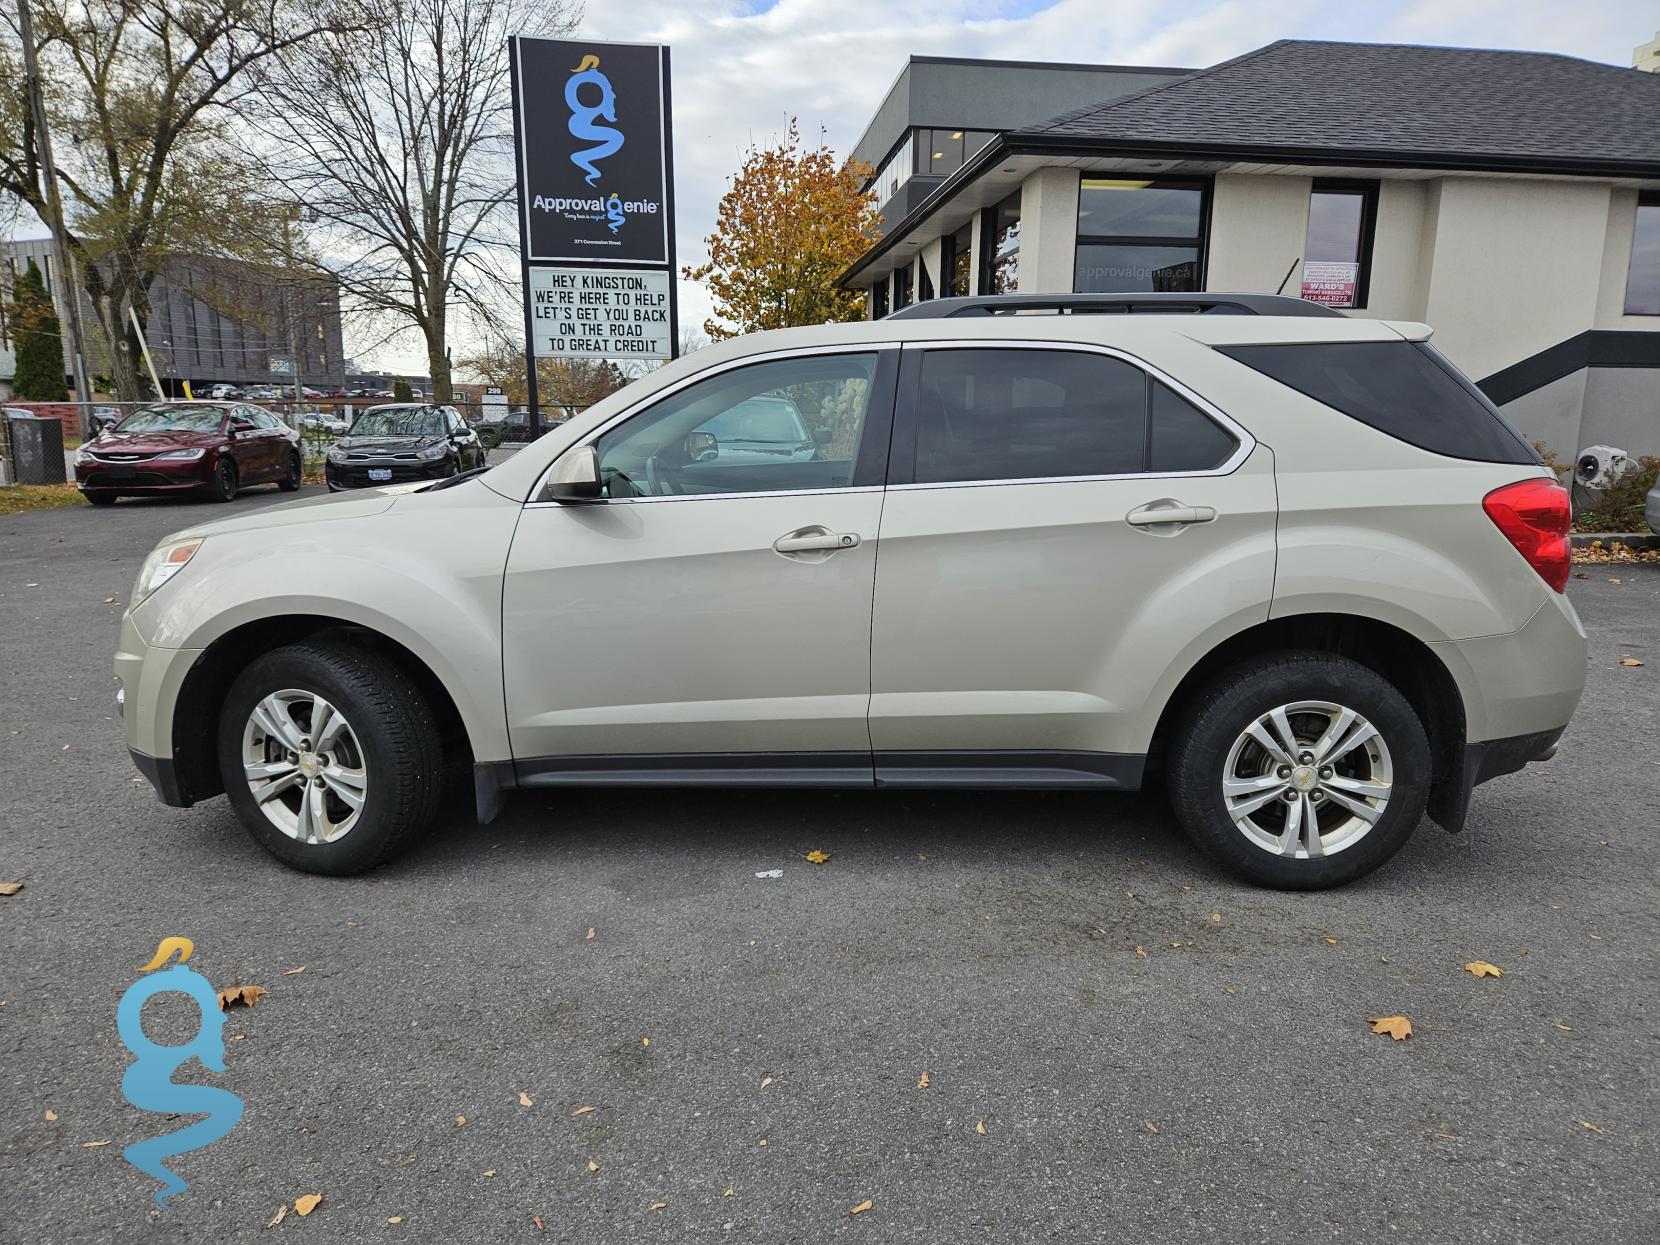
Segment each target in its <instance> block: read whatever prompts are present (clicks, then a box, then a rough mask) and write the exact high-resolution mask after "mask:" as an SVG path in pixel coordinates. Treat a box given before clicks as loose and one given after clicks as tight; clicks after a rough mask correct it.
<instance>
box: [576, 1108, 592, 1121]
mask: <svg viewBox="0 0 1660 1245" xmlns="http://www.w3.org/2000/svg"><path fill="white" fill-rule="evenodd" d="M592 1110H593V1108H592V1107H578V1108H577V1109H576V1110H575V1111H572V1112H571V1118H572V1119H573V1120H574V1119H575V1118H576V1117H577V1116H579V1115H587V1114H588V1112H590V1111H592Z"/></svg>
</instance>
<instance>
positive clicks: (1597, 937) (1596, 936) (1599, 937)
mask: <svg viewBox="0 0 1660 1245" xmlns="http://www.w3.org/2000/svg"><path fill="white" fill-rule="evenodd" d="M1591 938H1592V940H1593V941H1595V942H1601V941H1602V935H1601V934H1592V935H1591Z"/></svg>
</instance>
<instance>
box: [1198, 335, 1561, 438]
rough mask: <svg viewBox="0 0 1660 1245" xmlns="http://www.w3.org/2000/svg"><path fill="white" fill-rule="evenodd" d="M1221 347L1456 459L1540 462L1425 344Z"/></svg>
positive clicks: (1493, 409) (1313, 394)
mask: <svg viewBox="0 0 1660 1245" xmlns="http://www.w3.org/2000/svg"><path fill="white" fill-rule="evenodd" d="M1219 349H1220V350H1221V352H1222V353H1223V354H1225V355H1228V356H1229V357H1231V358H1234V359H1238V360H1239V361H1240V362H1241V363H1243V364H1245V365H1246V366H1248V367H1252V368H1255V369H1256V370H1257V371H1259V372H1261V373H1263V374H1264V375H1266V376H1271V377H1273V378H1274V379H1275V380H1277V381H1279V382H1280V383H1281V384H1282V385H1288V386H1290V387H1291V388H1292V389H1295V390H1297V391H1298V392H1300V393H1305V394H1307V395H1308V396H1309V397H1311V398H1313V399H1315V400H1316V401H1318V402H1324V403H1325V404H1326V405H1327V406H1330V407H1333V408H1335V409H1336V410H1339V411H1342V412H1343V413H1344V414H1345V415H1349V416H1351V417H1353V418H1355V419H1358V420H1360V422H1361V423H1363V424H1368V425H1370V426H1371V427H1373V428H1376V429H1377V430H1378V431H1379V432H1386V433H1388V434H1389V435H1390V436H1392V437H1395V438H1397V439H1398V440H1401V441H1405V442H1406V443H1407V444H1409V445H1416V446H1417V447H1418V448H1419V449H1424V450H1429V451H1431V452H1432V453H1435V454H1446V455H1447V456H1449V457H1451V458H1467V459H1474V460H1476V461H1479V462H1492V463H1532V462H1536V461H1538V460H1537V458H1536V457H1535V455H1534V454H1533V452H1532V450H1530V449H1529V448H1528V446H1527V443H1526V442H1524V441H1523V440H1522V439H1521V437H1520V436H1518V435H1517V434H1516V433H1515V432H1514V431H1512V430H1511V428H1510V425H1509V424H1507V423H1505V421H1504V416H1502V415H1500V414H1499V411H1498V408H1497V407H1495V406H1494V405H1493V404H1492V403H1491V402H1489V401H1488V400H1487V399H1486V398H1485V397H1483V396H1482V395H1481V392H1480V391H1479V390H1477V389H1476V387H1475V386H1474V385H1472V384H1470V383H1469V382H1468V381H1466V380H1465V379H1464V378H1463V377H1462V376H1460V375H1459V374H1458V372H1457V370H1456V369H1455V368H1453V366H1452V364H1450V363H1448V362H1447V361H1446V360H1445V359H1444V358H1442V356H1441V355H1440V353H1439V352H1438V351H1436V350H1434V349H1432V348H1431V347H1430V346H1428V345H1426V344H1424V343H1422V342H1405V341H1402V342H1319V343H1313V344H1308V345H1297V346H1223V347H1220V348H1219Z"/></svg>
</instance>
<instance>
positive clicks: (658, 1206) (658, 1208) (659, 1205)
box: [646, 1202, 668, 1210]
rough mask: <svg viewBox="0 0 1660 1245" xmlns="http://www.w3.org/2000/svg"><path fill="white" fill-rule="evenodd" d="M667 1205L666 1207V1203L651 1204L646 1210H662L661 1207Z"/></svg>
mask: <svg viewBox="0 0 1660 1245" xmlns="http://www.w3.org/2000/svg"><path fill="white" fill-rule="evenodd" d="M667 1205H668V1203H667V1202H653V1203H652V1204H651V1205H650V1206H648V1207H646V1209H647V1210H662V1209H663V1207H665V1206H667Z"/></svg>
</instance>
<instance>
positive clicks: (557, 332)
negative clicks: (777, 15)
mask: <svg viewBox="0 0 1660 1245" xmlns="http://www.w3.org/2000/svg"><path fill="white" fill-rule="evenodd" d="M509 52H510V55H511V57H512V73H513V105H514V107H513V129H514V138H515V140H516V143H515V145H516V148H517V152H518V162H519V163H518V174H519V241H520V249H521V252H522V255H523V261H524V298H525V355H526V359H525V362H526V364H527V370H528V373H529V380H530V410H531V420H532V426H533V428H534V429H536V430H539V427H540V419H541V417H540V411H539V406H538V394H537V392H536V360H537V359H538V358H574V357H584V358H609V359H670V358H673V357H674V355H675V353H676V351H675V343H676V340H677V329H678V319H679V317H678V307H677V305H676V298H675V282H674V269H675V262H674V261H675V255H674V146H673V142H672V137H671V127H670V107H669V50H668V48H666V47H660V46H657V45H655V44H642V43H590V42H586V41H584V40H580V39H529V38H523V37H516V38H514V39H512V40H511V46H510V48H509Z"/></svg>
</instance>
